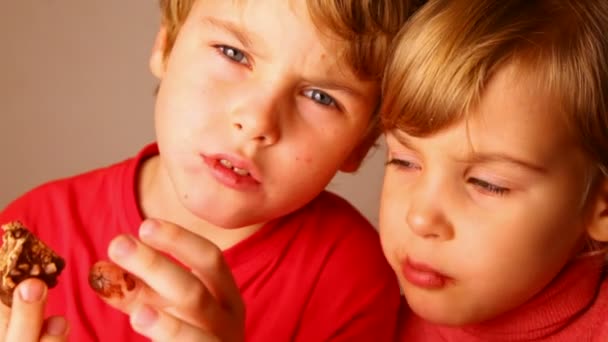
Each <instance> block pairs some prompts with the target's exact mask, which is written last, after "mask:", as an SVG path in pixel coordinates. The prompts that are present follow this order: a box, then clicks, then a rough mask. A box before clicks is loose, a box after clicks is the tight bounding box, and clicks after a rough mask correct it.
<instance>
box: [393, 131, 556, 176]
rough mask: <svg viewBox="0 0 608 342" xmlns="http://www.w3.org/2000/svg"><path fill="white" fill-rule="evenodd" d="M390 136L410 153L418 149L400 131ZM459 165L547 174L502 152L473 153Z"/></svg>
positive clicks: (536, 165) (534, 165) (540, 168)
mask: <svg viewBox="0 0 608 342" xmlns="http://www.w3.org/2000/svg"><path fill="white" fill-rule="evenodd" d="M391 133H392V135H393V136H394V137H395V139H396V140H397V141H398V142H399V144H401V145H402V146H403V147H405V148H407V149H410V150H412V151H417V150H418V149H417V148H416V147H415V146H414V144H412V142H411V141H410V139H408V137H407V136H406V135H405V134H403V133H402V132H401V131H399V130H397V129H395V130H393V131H392V132H391ZM457 161H458V162H460V163H465V164H489V163H508V164H513V165H517V166H519V167H522V168H525V169H527V170H530V171H533V172H535V173H541V174H546V173H548V172H549V170H547V168H545V167H542V166H540V165H538V164H535V163H533V162H530V161H527V160H524V159H522V158H517V157H514V156H511V155H509V154H506V153H502V152H496V153H495V152H477V151H473V152H472V153H471V154H470V155H468V156H466V157H465V158H462V159H458V160H457Z"/></svg>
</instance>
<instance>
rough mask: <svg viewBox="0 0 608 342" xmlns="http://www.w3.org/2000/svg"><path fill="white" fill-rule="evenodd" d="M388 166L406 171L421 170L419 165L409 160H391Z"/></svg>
mask: <svg viewBox="0 0 608 342" xmlns="http://www.w3.org/2000/svg"><path fill="white" fill-rule="evenodd" d="M386 165H387V166H389V165H395V166H397V167H398V168H404V169H419V168H420V167H419V166H418V165H416V164H415V163H412V162H411V161H408V160H403V159H395V158H391V159H389V161H387V162H386Z"/></svg>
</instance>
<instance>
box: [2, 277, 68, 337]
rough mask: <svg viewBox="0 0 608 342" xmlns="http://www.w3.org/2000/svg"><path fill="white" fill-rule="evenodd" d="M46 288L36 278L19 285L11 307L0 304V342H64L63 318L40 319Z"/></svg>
mask: <svg viewBox="0 0 608 342" xmlns="http://www.w3.org/2000/svg"><path fill="white" fill-rule="evenodd" d="M47 293H48V289H47V287H46V284H44V282H42V281H41V280H39V279H27V280H24V281H23V282H21V283H20V284H19V285H18V286H17V288H16V289H15V292H14V293H13V306H12V308H9V307H7V306H6V305H4V304H1V303H0V341H2V342H38V341H41V342H61V341H67V340H68V337H67V332H68V323H67V321H66V320H65V318H63V317H59V316H54V317H50V318H47V319H46V320H45V319H44V306H45V304H46V299H47Z"/></svg>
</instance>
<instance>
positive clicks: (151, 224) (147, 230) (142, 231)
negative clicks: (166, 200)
mask: <svg viewBox="0 0 608 342" xmlns="http://www.w3.org/2000/svg"><path fill="white" fill-rule="evenodd" d="M157 228H158V222H156V221H155V220H145V221H144V222H143V223H142V224H141V226H139V236H141V237H149V236H152V235H153V234H154V233H155V232H156V230H157Z"/></svg>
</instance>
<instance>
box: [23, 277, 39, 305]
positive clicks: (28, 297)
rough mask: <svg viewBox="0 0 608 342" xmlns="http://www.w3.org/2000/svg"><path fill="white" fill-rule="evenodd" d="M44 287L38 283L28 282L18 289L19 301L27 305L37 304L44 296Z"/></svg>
mask: <svg viewBox="0 0 608 342" xmlns="http://www.w3.org/2000/svg"><path fill="white" fill-rule="evenodd" d="M44 291H45V286H44V284H43V283H41V282H40V281H28V282H27V283H25V284H22V285H21V286H20V287H19V294H20V295H21V299H23V301H25V302H27V303H33V302H37V301H39V300H40V299H42V296H44Z"/></svg>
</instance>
